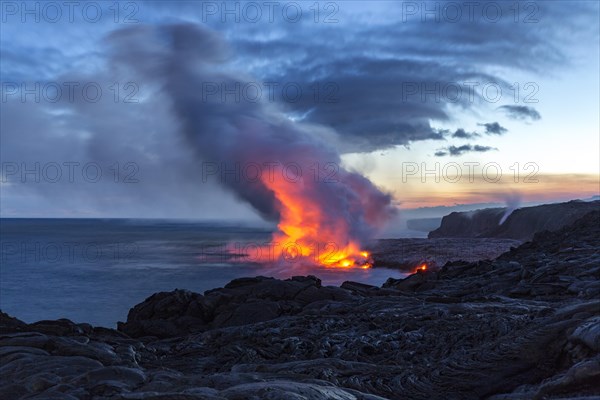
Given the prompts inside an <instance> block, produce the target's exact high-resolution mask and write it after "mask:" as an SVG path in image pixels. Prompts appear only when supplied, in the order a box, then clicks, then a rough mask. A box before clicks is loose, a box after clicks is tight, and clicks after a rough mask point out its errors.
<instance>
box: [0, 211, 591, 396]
mask: <svg viewBox="0 0 600 400" xmlns="http://www.w3.org/2000/svg"><path fill="white" fill-rule="evenodd" d="M599 218H600V213H599V212H594V213H592V214H589V215H587V216H586V217H585V218H583V219H581V220H579V221H578V222H576V223H575V224H574V225H573V226H570V227H567V228H564V229H563V230H561V231H559V232H556V233H542V234H538V235H537V236H536V237H535V239H534V240H533V241H532V242H528V243H525V244H523V245H522V246H520V247H519V248H517V249H514V250H512V251H510V252H507V253H505V254H503V255H502V256H500V257H499V258H497V259H496V260H493V261H480V262H475V263H468V262H464V263H463V262H454V263H451V264H448V265H446V266H445V267H443V268H442V269H440V270H439V271H424V272H419V273H417V274H415V275H412V276H410V277H409V278H407V279H405V280H393V279H390V280H389V281H388V282H387V283H386V284H385V285H384V287H383V288H377V287H373V286H368V285H364V284H359V283H352V282H346V283H344V284H343V285H342V286H341V287H339V288H338V287H322V286H321V284H320V281H319V280H318V279H316V278H314V277H296V278H293V279H290V280H286V281H283V280H276V279H270V278H264V277H257V278H245V279H237V280H235V281H232V282H231V283H229V284H228V285H226V287H225V288H222V289H216V290H212V291H209V292H207V293H205V294H204V295H200V294H195V293H190V292H187V291H183V290H177V291H173V292H169V293H158V294H155V295H153V296H152V297H150V298H148V299H147V300H146V301H144V302H143V303H141V304H138V305H137V306H135V307H134V308H133V309H131V311H130V313H129V316H128V319H127V322H126V323H123V324H120V326H119V330H110V329H105V328H93V327H91V326H89V325H87V324H74V323H72V322H70V321H67V320H59V321H41V322H38V323H35V324H29V325H28V324H24V323H22V322H20V321H18V320H16V319H11V318H10V317H8V316H7V315H6V314H3V315H2V318H1V323H2V335H1V337H0V346H1V347H0V354H1V356H2V373H1V374H0V379H1V382H0V384H1V388H0V397H2V398H11V399H12V398H21V397H23V398H25V397H26V398H65V399H69V398H71V399H72V398H83V399H93V398H115V399H139V398H144V399H230V400H233V399H348V400H349V399H378V398H382V397H383V398H389V399H440V400H441V399H444V400H446V399H490V400H508V399H511V400H514V399H567V398H578V399H590V398H598V397H597V396H599V395H600V386H599V384H598V382H600V356H599V351H600V317H599V314H600V301H599V300H598V297H599V296H600V281H599V278H600V223H599V222H600V221H599ZM28 396H29V397H28ZM36 396H37V397H36ZM593 396H596V397H593Z"/></svg>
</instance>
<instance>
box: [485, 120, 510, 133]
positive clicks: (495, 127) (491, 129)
mask: <svg viewBox="0 0 600 400" xmlns="http://www.w3.org/2000/svg"><path fill="white" fill-rule="evenodd" d="M478 125H479V126H483V127H485V133H486V135H503V134H505V133H506V132H508V129H506V128H505V127H503V126H502V125H500V124H499V123H497V122H488V123H485V124H478Z"/></svg>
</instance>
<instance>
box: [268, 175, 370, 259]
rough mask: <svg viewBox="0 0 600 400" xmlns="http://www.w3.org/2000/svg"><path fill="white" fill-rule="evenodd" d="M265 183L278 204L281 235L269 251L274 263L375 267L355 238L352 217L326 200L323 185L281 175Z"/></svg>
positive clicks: (274, 237)
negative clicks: (303, 262)
mask: <svg viewBox="0 0 600 400" xmlns="http://www.w3.org/2000/svg"><path fill="white" fill-rule="evenodd" d="M263 184H264V185H265V186H266V187H267V188H268V189H270V190H271V191H272V192H273V194H274V196H275V198H276V200H277V202H278V211H279V215H280V219H279V224H278V225H277V227H278V228H279V232H277V233H275V234H274V235H273V243H272V246H271V249H270V252H269V253H270V254H269V255H270V257H273V259H274V260H275V261H288V262H294V261H299V260H302V261H305V262H309V263H312V264H318V265H321V266H324V267H331V268H336V267H337V268H353V267H360V268H365V269H366V268H370V267H371V266H372V260H371V258H370V254H369V252H367V251H364V250H363V249H361V245H360V243H359V242H358V240H357V239H356V238H355V236H356V235H355V234H354V232H353V231H352V227H351V222H350V218H339V206H336V205H335V204H331V205H329V203H330V202H327V201H323V198H322V197H323V193H322V192H321V191H322V190H323V189H322V186H321V187H319V188H316V187H315V185H314V184H312V182H306V181H299V182H298V181H292V180H289V179H284V178H283V175H280V174H275V177H271V179H263ZM333 189H335V188H334V187H333V186H332V187H331V189H329V190H333ZM327 207H331V209H327ZM350 217H351V216H350ZM263 260H264V257H263Z"/></svg>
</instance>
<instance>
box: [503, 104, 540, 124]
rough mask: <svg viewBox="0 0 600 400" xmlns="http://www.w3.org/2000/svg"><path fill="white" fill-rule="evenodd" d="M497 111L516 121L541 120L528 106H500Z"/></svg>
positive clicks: (536, 112) (534, 110) (533, 109)
mask: <svg viewBox="0 0 600 400" xmlns="http://www.w3.org/2000/svg"><path fill="white" fill-rule="evenodd" d="M498 109H499V110H502V111H504V112H505V113H506V114H507V115H508V116H509V117H510V118H512V119H517V120H531V121H538V120H540V119H542V116H541V115H540V113H539V112H538V111H537V110H536V109H535V108H533V107H529V106H510V105H507V106H501V107H498Z"/></svg>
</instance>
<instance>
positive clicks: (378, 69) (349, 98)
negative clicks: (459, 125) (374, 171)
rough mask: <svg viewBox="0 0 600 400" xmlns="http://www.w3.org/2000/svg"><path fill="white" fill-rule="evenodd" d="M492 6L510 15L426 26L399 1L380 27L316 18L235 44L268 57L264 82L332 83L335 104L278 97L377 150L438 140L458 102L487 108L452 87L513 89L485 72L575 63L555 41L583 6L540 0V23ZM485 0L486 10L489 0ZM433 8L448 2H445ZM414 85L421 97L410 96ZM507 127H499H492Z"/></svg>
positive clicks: (245, 53) (505, 6)
mask: <svg viewBox="0 0 600 400" xmlns="http://www.w3.org/2000/svg"><path fill="white" fill-rule="evenodd" d="M493 3H494V7H496V6H499V7H501V12H502V14H503V15H504V16H505V17H506V16H510V17H506V18H502V19H501V20H500V21H499V22H498V23H492V22H490V21H489V20H485V19H481V18H480V19H478V20H476V21H474V22H469V23H467V22H464V21H463V22H462V23H461V22H459V23H444V22H443V21H441V22H436V21H434V20H433V19H431V18H430V19H428V20H427V21H426V22H422V21H421V19H420V16H417V17H416V18H413V19H409V20H408V21H406V22H401V21H402V19H401V16H400V14H399V10H401V5H400V4H398V5H395V4H394V3H392V2H388V3H386V5H385V10H384V12H385V14H386V15H387V16H389V20H387V21H385V20H384V21H381V23H372V24H368V25H367V24H360V23H353V22H354V21H346V22H347V23H346V24H345V25H344V24H343V22H344V21H343V20H341V21H342V22H340V24H339V25H335V26H333V27H332V26H330V27H323V25H315V24H313V27H312V28H311V29H310V30H303V29H302V27H305V25H302V24H298V25H293V24H292V25H293V26H289V27H286V29H285V30H283V31H282V32H280V34H279V35H276V37H274V38H273V39H270V40H265V39H264V37H260V38H255V37H253V36H252V35H249V36H244V37H241V35H240V37H237V38H236V37H234V38H233V39H232V40H233V43H234V46H235V48H236V51H237V52H238V54H240V55H241V56H242V57H243V58H244V59H245V58H251V57H253V56H256V55H260V57H261V58H264V59H268V60H269V64H268V66H267V67H265V68H262V67H261V70H259V71H257V72H256V73H257V75H259V76H261V78H262V79H264V80H266V81H274V82H280V83H282V84H284V83H285V82H295V83H298V84H299V85H300V86H301V87H302V88H303V91H304V92H305V93H306V92H310V88H311V87H315V86H316V85H319V84H321V85H323V84H325V83H333V84H334V85H335V90H333V91H332V92H334V94H335V96H334V99H333V101H331V102H329V101H315V100H314V99H313V98H311V97H310V96H308V97H304V98H302V99H300V100H299V101H294V102H289V101H288V102H286V99H282V98H280V99H279V100H281V102H282V103H284V104H285V107H286V109H287V110H288V111H289V112H290V113H293V114H294V115H301V116H304V119H305V120H306V121H308V122H314V123H319V124H325V125H326V126H330V127H332V128H334V129H336V130H337V131H338V132H339V133H340V134H342V135H343V136H344V140H345V142H344V143H345V145H346V146H349V147H351V148H352V147H353V149H352V150H354V151H370V150H374V149H377V148H385V147H389V146H394V145H402V144H407V143H410V142H411V141H418V140H430V139H434V140H435V139H440V137H439V136H438V135H436V132H435V131H434V130H433V129H432V127H431V123H432V122H434V121H448V120H449V119H450V118H451V112H450V111H449V106H450V105H453V106H459V107H460V108H462V109H471V108H479V107H480V106H482V104H483V107H485V106H486V104H485V100H484V99H482V96H481V93H480V92H478V90H477V89H475V90H474V98H473V99H472V100H471V99H468V98H467V96H466V89H465V88H464V87H463V93H462V94H463V96H462V97H461V98H460V99H458V100H455V99H454V98H452V96H451V95H449V94H448V93H449V92H448V91H447V86H446V85H448V84H453V83H458V84H461V83H464V82H474V83H476V84H477V85H478V87H479V88H481V87H482V86H483V85H485V84H486V83H489V82H492V83H495V84H498V85H500V86H501V87H503V88H506V89H508V86H509V85H508V84H507V83H506V82H504V81H503V80H502V79H501V78H500V77H499V76H496V75H491V74H489V73H486V72H485V71H490V70H491V69H490V67H506V68H511V69H520V70H524V71H529V72H537V71H543V70H545V69H547V68H555V67H556V66H559V65H564V64H566V63H568V62H569V61H568V59H567V58H566V56H565V54H564V53H563V51H562V50H561V48H560V47H559V46H557V43H558V42H559V41H560V40H559V39H561V38H563V39H564V36H561V35H562V33H558V31H554V28H555V27H556V24H555V22H558V21H560V22H561V23H562V22H565V23H566V24H565V25H561V28H560V29H559V30H560V31H561V32H565V31H570V30H576V29H577V26H575V24H574V23H573V22H572V21H570V22H569V21H565V20H564V18H563V15H564V14H563V13H564V12H565V10H566V9H569V10H570V11H573V10H579V11H581V12H583V11H582V9H584V8H585V6H584V5H581V4H578V5H576V6H574V7H573V8H571V7H568V6H565V5H564V4H558V3H557V4H554V3H555V2H546V3H536V5H537V6H538V7H539V10H538V14H536V16H537V17H538V19H539V20H537V22H534V23H515V22H514V18H513V17H512V15H513V14H511V7H512V6H511V4H510V3H508V2H493ZM551 3H552V4H551ZM423 4H425V3H423ZM478 4H482V5H481V7H483V4H485V2H483V3H478ZM433 5H437V6H440V7H444V4H443V3H439V2H434V4H432V5H431V6H433ZM375 7H376V6H375ZM542 16H543V18H542ZM523 17H524V16H523ZM373 20H375V21H376V17H373ZM391 20H394V21H393V22H392V21H391ZM309 22H310V21H309ZM529 22H531V21H529ZM340 25H341V26H340ZM553 27H554V28H553ZM249 29H250V28H249ZM515 43H517V44H518V45H515ZM507 54H509V55H510V56H508V57H507ZM531 54H535V55H536V56H535V57H532V56H531ZM511 84H512V83H511ZM436 85H437V87H436ZM414 87H417V93H416V94H414V95H413V94H410V95H407V94H408V93H412V92H411V90H412V89H413V88H414ZM445 90H446V91H445ZM450 92H451V91H450ZM506 92H507V91H505V93H506ZM310 93H312V92H310ZM321 100H325V99H323V98H321ZM487 105H489V103H488V104H487ZM503 132H504V131H503V128H502V127H500V126H499V125H498V126H495V125H493V124H492V125H490V127H489V129H488V131H487V133H488V134H501V133H503Z"/></svg>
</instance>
